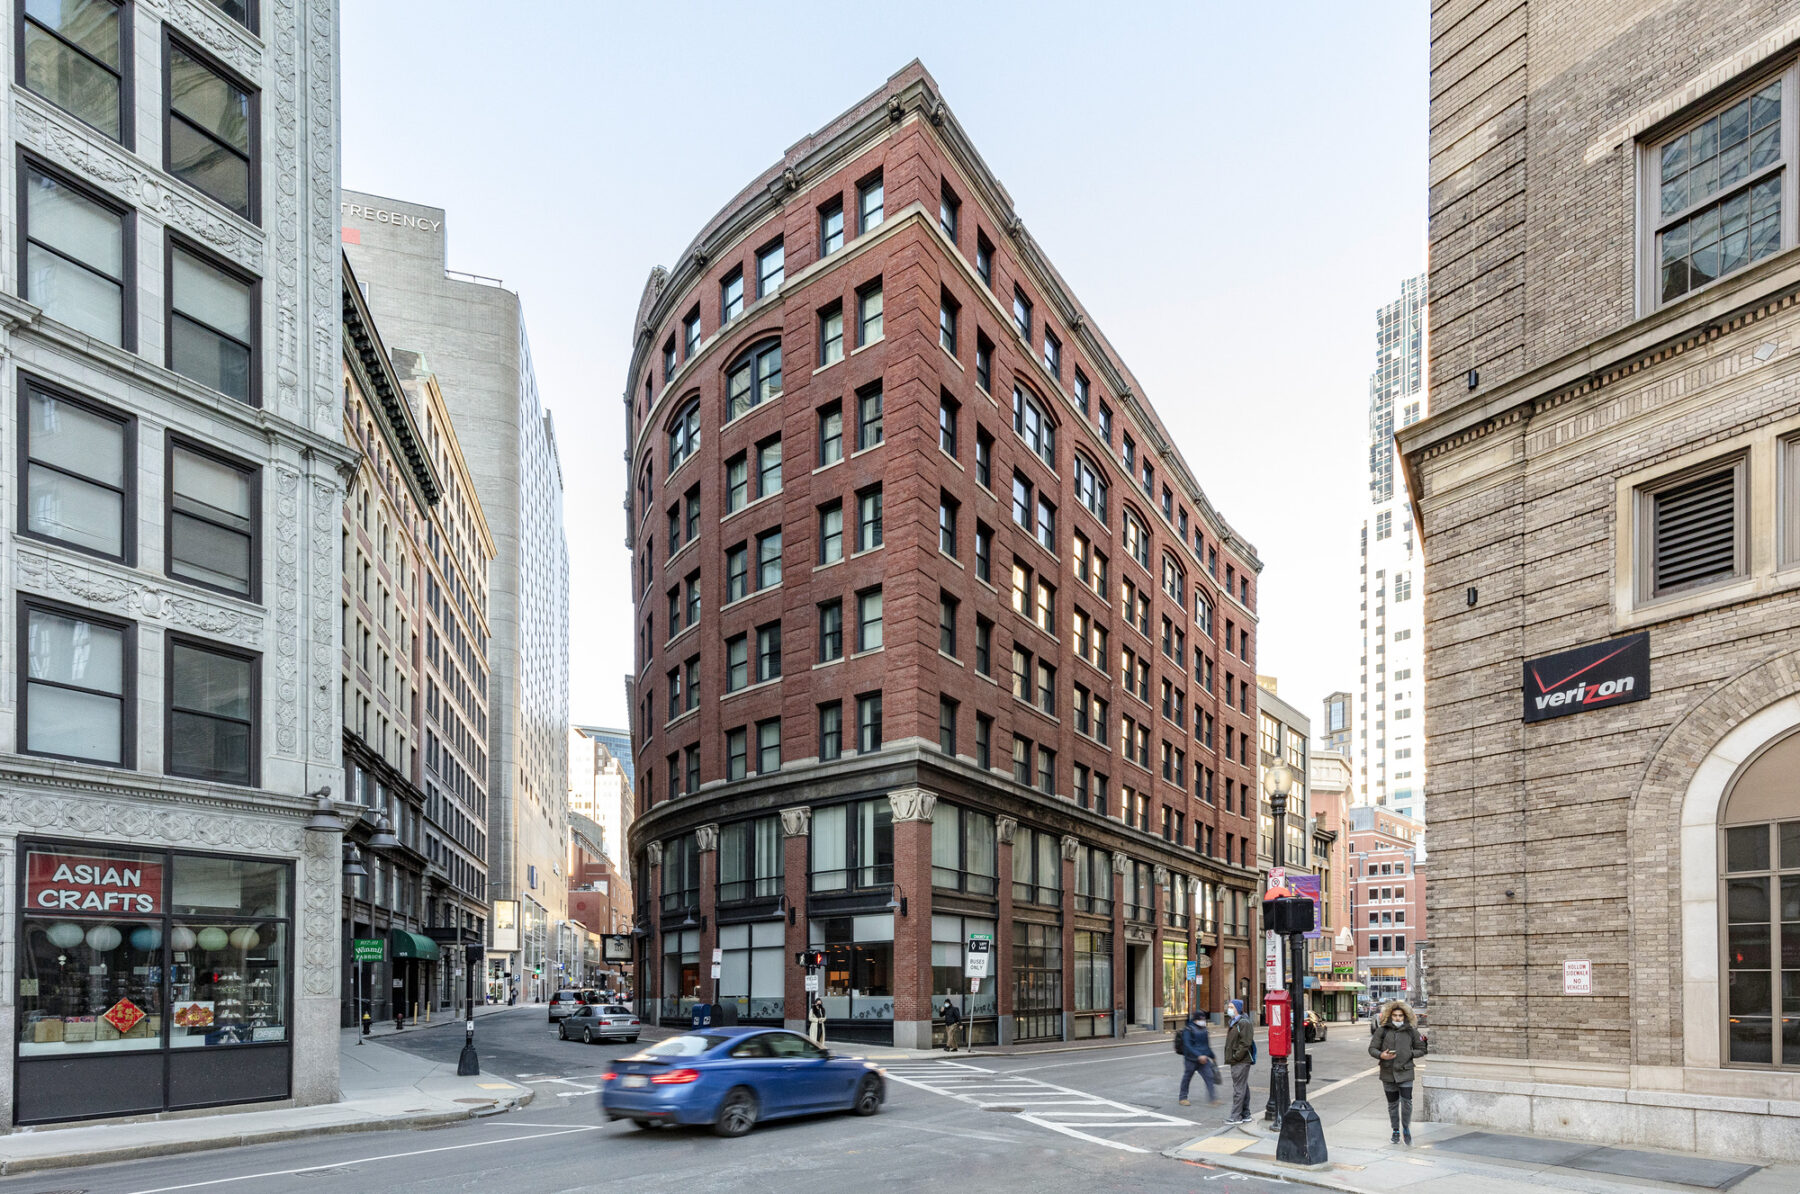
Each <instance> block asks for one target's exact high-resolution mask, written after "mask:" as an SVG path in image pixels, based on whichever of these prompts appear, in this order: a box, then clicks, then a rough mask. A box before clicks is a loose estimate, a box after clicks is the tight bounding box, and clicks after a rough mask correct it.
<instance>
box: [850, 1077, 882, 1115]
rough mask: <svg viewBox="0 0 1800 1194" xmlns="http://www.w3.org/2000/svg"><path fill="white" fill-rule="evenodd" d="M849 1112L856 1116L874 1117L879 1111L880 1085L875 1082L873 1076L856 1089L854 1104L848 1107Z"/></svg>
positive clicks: (865, 1079) (864, 1080)
mask: <svg viewBox="0 0 1800 1194" xmlns="http://www.w3.org/2000/svg"><path fill="white" fill-rule="evenodd" d="M850 1110H852V1111H854V1112H856V1114H858V1115H874V1114H875V1113H876V1112H877V1111H879V1110H881V1083H879V1082H877V1081H875V1076H874V1075H873V1074H871V1075H870V1076H869V1077H867V1078H864V1079H863V1080H862V1085H860V1086H858V1087H857V1088H856V1102H854V1103H852V1104H851V1105H850Z"/></svg>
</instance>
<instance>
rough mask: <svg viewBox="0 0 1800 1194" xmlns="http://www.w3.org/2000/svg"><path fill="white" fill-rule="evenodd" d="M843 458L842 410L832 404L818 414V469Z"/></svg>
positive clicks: (839, 405) (840, 407) (838, 405)
mask: <svg viewBox="0 0 1800 1194" xmlns="http://www.w3.org/2000/svg"><path fill="white" fill-rule="evenodd" d="M843 458H844V408H843V406H842V405H841V404H840V403H836V402H833V403H832V404H831V405H830V406H827V407H825V408H824V409H823V410H821V411H820V412H819V467H820V468H823V467H824V466H826V465H828V464H836V463H837V462H838V461H840V460H842V459H843Z"/></svg>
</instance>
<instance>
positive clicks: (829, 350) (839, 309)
mask: <svg viewBox="0 0 1800 1194" xmlns="http://www.w3.org/2000/svg"><path fill="white" fill-rule="evenodd" d="M843 359H844V303H843V300H842V299H839V300H838V301H837V302H835V303H833V304H831V306H829V307H827V308H825V309H824V310H823V311H821V312H819V365H820V367H821V368H823V367H824V366H826V365H835V364H837V363H838V362H839V361H841V360H843Z"/></svg>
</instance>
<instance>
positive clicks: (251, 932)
mask: <svg viewBox="0 0 1800 1194" xmlns="http://www.w3.org/2000/svg"><path fill="white" fill-rule="evenodd" d="M231 944H233V945H235V946H236V947H237V948H239V949H255V948H256V947H257V946H259V945H261V944H262V934H260V933H258V932H257V931H256V930H255V929H249V928H245V929H233V930H231Z"/></svg>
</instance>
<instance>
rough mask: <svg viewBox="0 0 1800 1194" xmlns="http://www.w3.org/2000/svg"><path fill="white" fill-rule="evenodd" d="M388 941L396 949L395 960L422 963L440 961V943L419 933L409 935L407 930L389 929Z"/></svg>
mask: <svg viewBox="0 0 1800 1194" xmlns="http://www.w3.org/2000/svg"><path fill="white" fill-rule="evenodd" d="M388 941H389V942H390V943H391V944H392V945H393V947H394V955H393V956H394V960H395V961H398V960H400V959H401V958H412V959H414V960H416V961H420V962H435V961H437V960H438V943H437V942H435V941H433V940H432V939H431V938H429V937H424V936H421V935H420V934H418V933H409V932H407V931H406V930H405V929H389V930H388Z"/></svg>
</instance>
